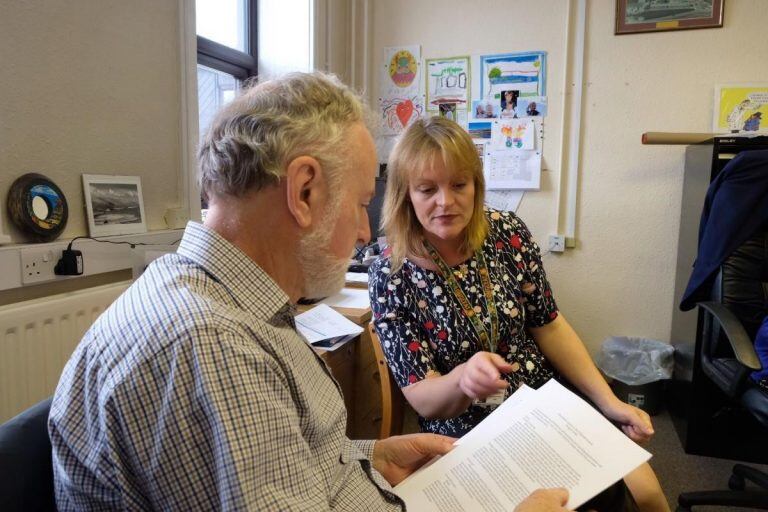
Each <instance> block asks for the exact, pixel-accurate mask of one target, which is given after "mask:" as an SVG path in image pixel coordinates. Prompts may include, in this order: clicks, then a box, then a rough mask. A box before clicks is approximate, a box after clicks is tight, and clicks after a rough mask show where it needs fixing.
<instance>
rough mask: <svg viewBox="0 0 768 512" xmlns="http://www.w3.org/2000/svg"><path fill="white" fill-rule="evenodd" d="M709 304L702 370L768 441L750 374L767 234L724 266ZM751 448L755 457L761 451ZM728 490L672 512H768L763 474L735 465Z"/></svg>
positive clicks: (762, 302)
mask: <svg viewBox="0 0 768 512" xmlns="http://www.w3.org/2000/svg"><path fill="white" fill-rule="evenodd" d="M711 298H712V300H711V301H709V302H701V303H699V307H700V308H702V310H703V313H704V315H703V322H702V326H701V330H700V336H701V353H700V354H699V363H700V365H701V370H702V372H703V374H704V375H705V376H706V378H708V379H709V380H710V381H711V382H712V383H714V384H715V385H716V386H717V388H719V389H720V390H721V391H722V393H723V395H724V396H725V402H724V403H725V404H726V408H731V409H734V408H738V409H739V410H740V411H741V412H743V411H747V412H748V413H749V415H748V416H750V417H749V418H748V419H749V421H750V422H751V424H752V425H754V426H755V427H756V429H757V431H758V434H759V435H760V436H762V439H763V440H764V441H763V443H765V440H768V393H766V391H765V390H764V389H762V388H760V387H759V386H757V385H756V384H755V383H754V382H753V381H752V380H751V379H750V378H749V374H750V373H751V372H753V371H755V370H759V369H761V364H760V361H759V359H758V357H757V354H756V352H755V349H754V346H753V340H754V339H755V335H756V333H757V330H758V329H759V327H760V324H761V323H762V321H763V319H764V318H765V316H766V315H768V229H763V230H760V231H759V232H758V233H757V234H755V235H753V236H752V237H751V238H750V239H749V240H747V241H746V242H745V243H744V244H742V245H741V246H740V247H738V248H737V249H736V250H735V251H734V252H733V253H732V254H731V255H730V256H729V257H728V258H727V259H726V260H725V262H724V263H723V265H722V266H721V268H720V272H719V274H718V276H717V278H716V280H715V283H714V285H713V287H712V293H711ZM737 412H738V411H737ZM723 414H728V412H724V413H723ZM754 420H756V421H754ZM735 435H738V432H735ZM724 441H725V440H724ZM753 447H754V449H755V450H756V451H757V450H758V449H759V448H762V447H759V446H756V445H755V446H753ZM763 462H768V461H763ZM746 481H749V482H751V483H752V484H755V485H756V486H757V489H754V490H745V485H746ZM728 487H729V488H730V490H719V491H698V492H686V493H682V494H680V496H679V497H678V509H677V510H678V512H682V511H689V510H691V507H694V506H697V507H698V506H700V505H719V506H733V507H752V508H758V509H766V510H768V474H765V473H763V472H762V471H759V470H757V469H754V468H751V467H749V466H744V465H742V464H736V465H735V466H734V468H733V473H732V475H731V477H730V480H729V482H728Z"/></svg>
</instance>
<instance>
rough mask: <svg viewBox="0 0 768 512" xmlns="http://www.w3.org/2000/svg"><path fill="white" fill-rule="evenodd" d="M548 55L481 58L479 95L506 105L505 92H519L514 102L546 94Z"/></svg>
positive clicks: (516, 54) (506, 54) (530, 54)
mask: <svg viewBox="0 0 768 512" xmlns="http://www.w3.org/2000/svg"><path fill="white" fill-rule="evenodd" d="M546 70H547V53H546V52H521V53H505V54H497V55H483V56H481V57H480V94H481V95H482V97H483V98H490V99H492V100H495V101H496V102H497V103H498V104H499V106H500V107H501V108H503V106H502V103H501V102H502V100H504V105H506V99H505V98H504V92H506V91H517V96H515V100H516V101H519V100H520V99H522V98H525V97H528V96H545V95H546V94H547V87H546V86H547V81H546Z"/></svg>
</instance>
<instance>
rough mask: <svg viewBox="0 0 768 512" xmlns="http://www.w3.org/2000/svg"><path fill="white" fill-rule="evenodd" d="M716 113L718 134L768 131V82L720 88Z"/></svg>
mask: <svg viewBox="0 0 768 512" xmlns="http://www.w3.org/2000/svg"><path fill="white" fill-rule="evenodd" d="M713 112H714V113H713V116H712V130H713V131H714V132H716V133H749V132H768V83H760V84H729V85H718V86H716V87H715V108H714V110H713Z"/></svg>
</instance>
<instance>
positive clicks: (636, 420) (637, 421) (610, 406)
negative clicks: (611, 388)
mask: <svg viewBox="0 0 768 512" xmlns="http://www.w3.org/2000/svg"><path fill="white" fill-rule="evenodd" d="M600 409H601V411H602V412H603V414H604V415H605V416H606V417H607V418H608V419H611V420H613V421H616V422H618V423H620V424H621V430H622V431H623V432H624V433H625V434H627V436H629V438H630V439H632V440H633V441H634V442H636V443H639V444H643V443H645V442H647V441H648V440H649V439H651V437H652V436H653V434H654V432H653V425H652V424H651V417H650V416H648V413H646V412H645V411H643V410H641V409H638V408H637V407H634V406H632V405H629V404H627V403H624V402H622V401H621V400H619V399H618V398H616V397H613V398H612V399H611V400H610V401H609V402H608V403H607V404H606V405H605V406H603V407H601V408H600Z"/></svg>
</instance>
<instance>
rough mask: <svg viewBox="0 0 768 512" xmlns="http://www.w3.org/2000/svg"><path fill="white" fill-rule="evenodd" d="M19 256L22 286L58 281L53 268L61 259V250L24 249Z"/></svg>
mask: <svg viewBox="0 0 768 512" xmlns="http://www.w3.org/2000/svg"><path fill="white" fill-rule="evenodd" d="M19 255H20V257H21V283H22V284H33V283H42V282H45V281H53V280H54V279H56V274H54V272H53V267H55V266H56V262H58V261H59V258H60V257H61V250H52V249H45V248H40V249H35V248H29V249H22V250H21V251H20V252H19Z"/></svg>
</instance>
